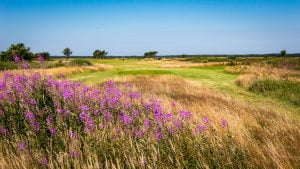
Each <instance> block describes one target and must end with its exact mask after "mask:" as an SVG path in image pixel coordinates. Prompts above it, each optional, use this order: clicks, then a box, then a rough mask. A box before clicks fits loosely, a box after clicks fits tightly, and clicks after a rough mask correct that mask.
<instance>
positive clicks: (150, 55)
mask: <svg viewBox="0 0 300 169" xmlns="http://www.w3.org/2000/svg"><path fill="white" fill-rule="evenodd" d="M157 53H158V52H157V51H150V52H145V53H144V57H145V58H151V57H155V56H156V54H157Z"/></svg>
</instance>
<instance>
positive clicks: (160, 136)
mask: <svg viewBox="0 0 300 169" xmlns="http://www.w3.org/2000/svg"><path fill="white" fill-rule="evenodd" d="M163 137H164V135H163V133H162V132H161V128H159V129H158V130H157V132H156V134H155V139H156V140H157V141H160V140H161V139H163Z"/></svg>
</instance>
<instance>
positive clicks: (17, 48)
mask: <svg viewBox="0 0 300 169" xmlns="http://www.w3.org/2000/svg"><path fill="white" fill-rule="evenodd" d="M62 53H63V54H64V56H65V58H66V59H69V58H70V56H71V55H72V53H73V52H72V50H71V49H70V48H65V49H63V51H62ZM107 54H108V52H107V51H105V50H99V49H96V50H95V51H94V52H93V58H94V59H104V58H106V56H107ZM157 54H158V52H157V51H149V52H145V53H144V58H154V57H157ZM15 56H18V57H19V58H20V59H22V60H29V61H30V60H33V59H35V58H37V57H39V56H42V57H43V58H44V59H46V60H47V59H49V58H50V53H49V52H38V53H33V52H31V51H30V48H29V47H26V46H25V44H24V43H17V44H12V45H11V46H10V47H9V48H8V49H7V50H6V51H2V52H1V53H0V61H2V62H3V61H12V60H14V57H15ZM280 56H281V57H285V56H287V52H286V50H282V51H280Z"/></svg>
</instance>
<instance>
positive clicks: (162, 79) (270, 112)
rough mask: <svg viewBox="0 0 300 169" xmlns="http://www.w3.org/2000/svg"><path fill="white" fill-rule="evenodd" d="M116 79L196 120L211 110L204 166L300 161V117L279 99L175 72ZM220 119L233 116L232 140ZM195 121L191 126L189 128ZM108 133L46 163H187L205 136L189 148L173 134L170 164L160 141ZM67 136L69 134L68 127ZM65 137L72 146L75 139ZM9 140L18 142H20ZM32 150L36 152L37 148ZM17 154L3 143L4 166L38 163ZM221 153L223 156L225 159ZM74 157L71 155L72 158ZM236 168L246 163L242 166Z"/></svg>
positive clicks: (93, 165)
mask: <svg viewBox="0 0 300 169" xmlns="http://www.w3.org/2000/svg"><path fill="white" fill-rule="evenodd" d="M114 80H116V81H118V83H127V82H129V83H131V84H133V86H134V90H136V91H140V92H142V93H143V94H144V95H145V96H146V97H153V96H154V97H158V98H160V99H161V101H162V102H163V104H164V105H165V106H166V108H167V109H168V108H170V107H171V106H177V107H179V108H185V109H187V110H190V111H192V112H193V113H194V119H195V120H199V121H201V118H202V117H203V116H208V117H209V118H210V120H211V121H212V124H211V125H212V128H213V129H214V131H215V132H207V133H205V138H206V139H207V140H209V143H210V145H211V147H209V148H211V149H210V151H209V152H208V154H207V155H203V156H202V158H201V159H199V162H200V161H201V163H202V164H201V166H206V167H204V168H208V166H209V165H210V166H212V165H214V166H215V167H216V168H232V166H236V167H237V165H234V164H235V163H237V164H238V163H241V161H244V162H245V163H246V164H245V166H247V167H248V168H299V167H300V151H299V149H300V144H299V142H298V140H300V125H299V121H294V120H292V119H289V118H288V117H289V116H286V114H289V113H290V112H289V111H288V110H285V109H284V108H281V107H279V106H278V105H268V104H264V103H250V102H247V101H243V100H236V99H234V98H232V97H229V96H227V95H225V94H222V93H220V92H218V91H215V90H211V89H207V88H204V87H201V86H199V84H198V83H195V82H194V81H189V80H185V79H183V78H180V77H177V76H171V75H162V76H126V77H119V78H115V79H114ZM170 109H171V108H170ZM221 119H226V120H228V122H229V129H228V130H229V132H230V135H231V139H232V142H228V140H226V139H225V138H227V137H228V132H227V129H223V128H222V127H220V123H219V122H220V120H221ZM194 127H195V126H191V128H194ZM106 132H111V131H106ZM106 135H107V133H105V132H103V131H97V132H96V133H94V134H93V138H96V140H95V141H96V142H97V143H101V144H98V145H99V147H96V148H94V149H92V150H91V149H88V147H89V146H86V145H87V144H89V142H88V140H86V142H83V143H82V144H83V150H84V151H83V152H82V153H81V154H79V156H78V158H76V159H70V157H69V155H68V153H66V152H61V153H58V154H55V159H56V160H53V159H50V161H49V165H48V168H123V167H124V163H126V166H130V168H174V166H175V165H176V166H177V167H176V168H183V167H184V163H183V160H184V158H185V155H184V154H181V153H194V154H197V153H198V152H199V151H200V149H201V147H194V148H193V146H194V142H195V140H196V141H197V142H200V143H201V141H203V140H202V139H203V138H201V137H196V138H195V140H192V139H191V140H189V139H187V140H185V141H186V146H187V150H189V151H188V152H185V151H184V150H182V149H181V148H182V147H176V145H177V144H175V143H174V142H173V143H172V140H169V142H170V145H172V150H173V152H174V153H175V154H176V156H175V157H174V159H173V156H169V158H170V160H171V161H174V163H173V165H174V166H170V165H168V164H167V163H164V161H165V160H166V159H164V158H163V154H161V150H160V149H159V147H158V146H156V145H152V144H145V145H144V144H141V143H137V142H135V141H134V140H131V139H126V138H128V137H124V138H121V139H120V140H119V141H118V142H117V141H114V145H111V143H109V142H105V141H104V140H105V137H106ZM181 137H184V136H181ZM65 138H68V136H67V133H66V136H65ZM187 138H190V137H187ZM64 141H65V142H67V143H68V145H70V146H71V142H72V140H64ZM7 145H9V144H7ZM11 146H15V147H17V145H11ZM106 146H108V147H109V146H113V148H112V149H111V154H110V155H106V154H100V155H99V154H97V152H98V151H99V152H101V150H102V149H105V148H106ZM203 146H205V144H203ZM85 148H87V149H85ZM224 150H226V151H224ZM124 152H126V153H125V157H124V156H122V155H124ZM228 152H231V153H228ZM28 153H32V154H37V152H28ZM122 153H123V154H122ZM145 153H148V154H145ZM209 153H210V154H209ZM224 153H225V154H224ZM16 154H17V153H12V152H11V151H9V148H8V147H6V146H0V167H2V168H32V166H35V165H33V163H35V162H34V161H32V159H30V155H26V156H25V155H24V156H22V155H20V156H18V155H16ZM112 154H113V157H112V156H111V155H112ZM101 155H102V156H104V157H105V167H100V166H103V163H102V164H100V162H99V156H101ZM146 155H147V156H148V160H149V157H151V158H150V159H151V160H149V161H148V164H147V165H146V166H141V161H143V159H144V158H145V156H146ZM233 155H234V156H233ZM209 156H212V157H214V158H215V159H214V160H213V161H212V159H210V158H208V157H209ZM232 156H233V157H232ZM124 158H125V159H124ZM220 159H221V160H225V161H222V162H221V161H220ZM70 160H73V163H71V162H70ZM124 160H125V161H124ZM234 160H236V161H234ZM71 164H72V165H71ZM147 166H148V167H147ZM149 166H151V167H149ZM237 168H243V166H239V167H237Z"/></svg>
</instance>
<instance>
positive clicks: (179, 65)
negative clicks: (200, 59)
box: [160, 60, 227, 68]
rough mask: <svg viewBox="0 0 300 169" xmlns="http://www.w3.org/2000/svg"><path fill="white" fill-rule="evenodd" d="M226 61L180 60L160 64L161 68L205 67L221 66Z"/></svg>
mask: <svg viewBox="0 0 300 169" xmlns="http://www.w3.org/2000/svg"><path fill="white" fill-rule="evenodd" d="M226 63H227V62H210V63H189V62H182V61H181V62H180V61H175V60H172V61H168V62H167V63H163V64H161V65H160V67H161V68H193V67H205V66H223V65H226Z"/></svg>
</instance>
